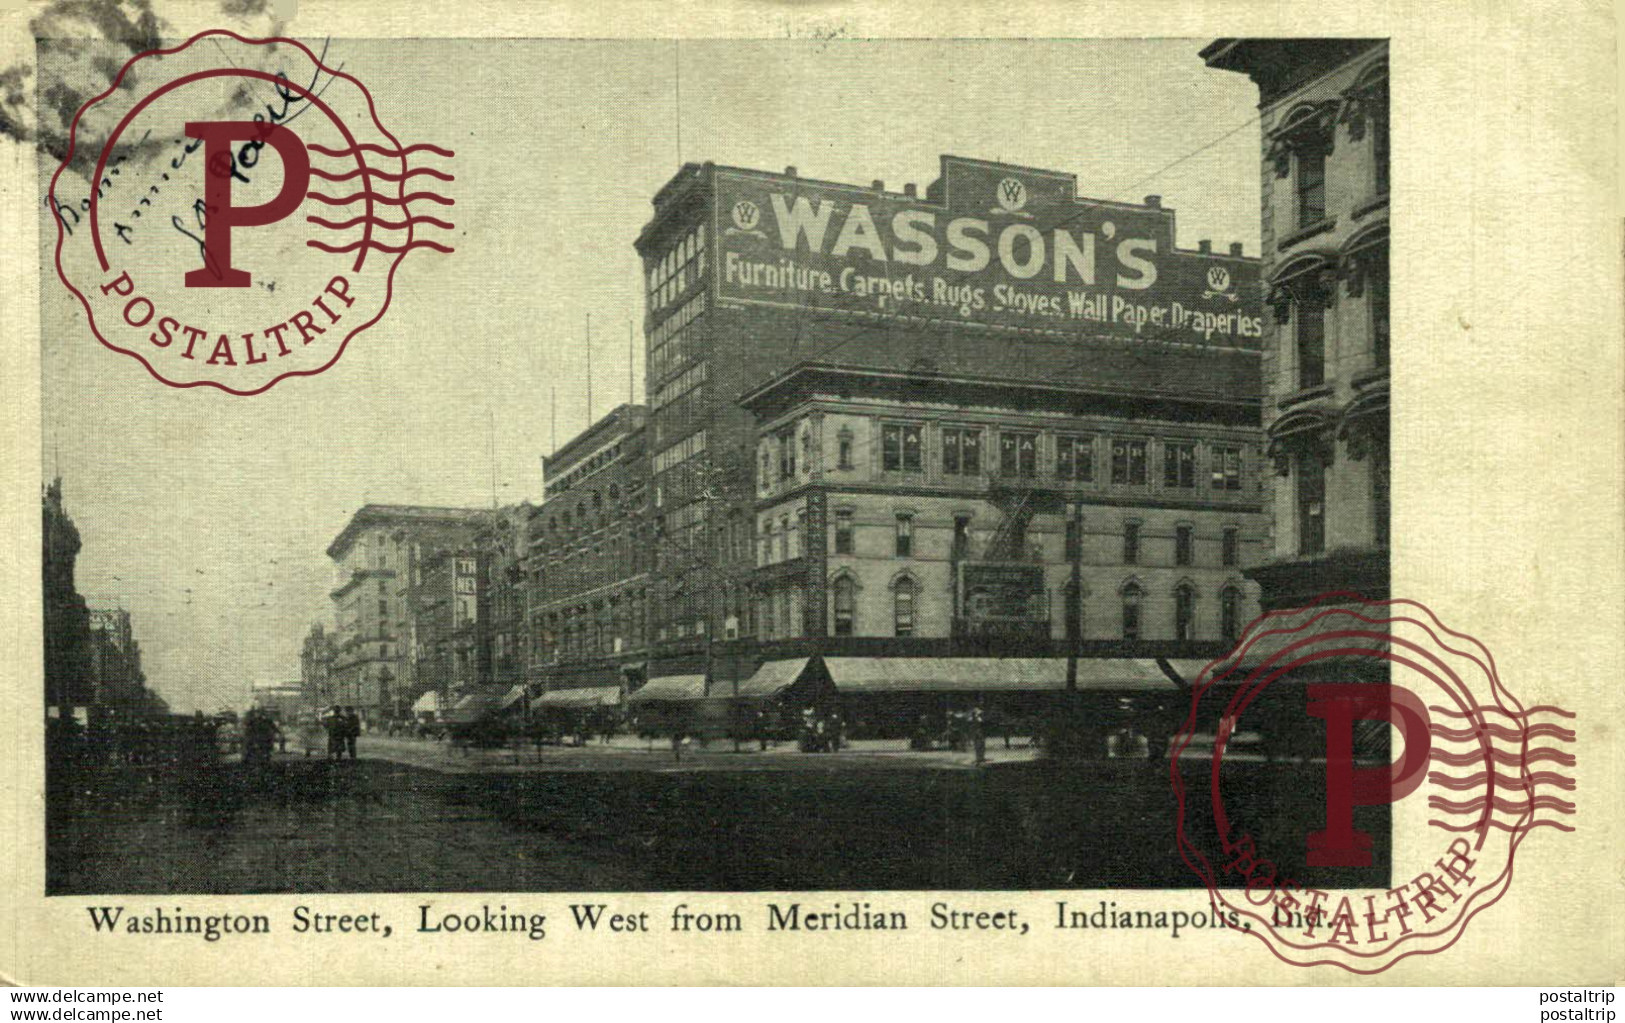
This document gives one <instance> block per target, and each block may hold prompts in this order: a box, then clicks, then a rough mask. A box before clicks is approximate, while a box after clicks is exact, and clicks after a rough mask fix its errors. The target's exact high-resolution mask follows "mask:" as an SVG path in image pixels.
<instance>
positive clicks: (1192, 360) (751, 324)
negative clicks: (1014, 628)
mask: <svg viewBox="0 0 1625 1023" xmlns="http://www.w3.org/2000/svg"><path fill="white" fill-rule="evenodd" d="M1175 238H1176V235H1175V225H1174V213H1173V211H1172V210H1169V209H1165V208H1163V207H1162V205H1161V201H1160V198H1159V197H1157V196H1147V197H1146V199H1145V201H1144V202H1143V203H1137V204H1136V203H1121V202H1111V201H1102V200H1091V199H1083V198H1080V197H1079V196H1078V190H1077V180H1076V178H1075V176H1073V175H1071V174H1066V173H1061V172H1057V171H1047V170H1038V169H1034V168H1027V167H1017V166H1012V165H1008V164H999V163H991V162H987V161H981V160H972V159H965V158H960V157H953V156H944V157H942V159H941V167H940V175H939V176H938V178H937V179H936V180H935V181H934V182H933V183H931V184H930V185H929V186H928V187H927V188H926V189H925V190H924V192H923V194H922V193H921V191H920V190H919V189H917V188H916V187H915V186H914V185H906V186H905V187H904V188H903V189H902V191H901V192H898V191H888V190H887V189H886V187H885V184H884V183H883V182H880V181H875V182H873V183H872V184H871V185H868V186H861V185H848V184H841V183H835V182H825V181H816V180H812V179H807V178H803V177H800V176H799V175H798V174H797V173H796V171H795V169H794V168H787V169H786V171H785V172H784V173H783V174H774V173H767V172H762V171H755V170H746V169H740V168H731V167H720V166H716V165H713V164H704V165H699V164H689V165H686V166H684V167H683V168H682V170H680V171H679V172H678V174H677V175H676V176H675V177H674V178H673V179H672V180H671V181H670V182H669V183H667V184H666V185H665V186H664V187H663V188H662V189H661V190H660V191H659V193H657V194H656V196H655V197H654V214H653V216H652V218H651V220H650V222H649V223H648V224H647V225H646V226H645V228H644V229H643V231H642V233H641V234H640V235H639V238H638V240H637V243H636V244H637V250H638V253H639V255H640V256H641V257H642V259H643V264H644V270H645V274H646V286H647V311H646V317H645V323H644V328H645V342H646V352H647V367H648V369H647V387H648V401H649V423H648V428H647V433H648V445H649V451H650V471H651V486H652V496H653V501H652V503H653V508H652V518H653V529H654V538H655V544H654V547H655V555H656V561H655V565H654V574H655V582H654V584H653V587H652V590H653V594H654V596H653V600H652V603H651V615H652V618H653V621H652V628H653V631H654V636H653V639H652V645H653V649H652V654H653V660H654V662H656V663H655V664H653V665H652V666H651V669H650V670H651V673H655V674H662V675H665V674H670V675H684V674H689V673H694V672H698V671H701V670H702V666H708V665H709V664H710V663H711V658H712V656H713V649H712V639H713V637H718V636H720V638H722V639H723V640H728V639H730V638H732V637H734V636H736V635H737V636H740V637H760V636H761V635H762V634H763V632H764V629H765V630H766V631H767V632H768V634H770V635H776V634H777V632H778V630H779V628H780V626H779V625H773V624H764V622H763V620H762V615H763V614H766V613H769V609H770V607H771V608H772V610H771V613H773V614H781V613H782V614H785V615H789V617H790V618H793V619H796V620H799V621H802V622H803V623H804V622H805V621H806V619H807V616H808V615H809V614H812V615H814V617H815V618H816V617H817V613H816V612H814V611H813V610H811V609H812V608H813V603H812V602H814V601H816V600H822V599H823V597H822V596H821V595H814V594H811V593H804V594H803V597H802V600H803V604H802V607H801V611H800V614H799V615H796V614H792V613H791V612H789V611H787V610H785V609H784V608H785V606H784V605H782V604H772V605H770V604H769V603H766V602H764V601H761V600H757V599H755V598H754V597H753V587H755V586H757V585H759V584H760V582H761V578H760V576H759V574H758V566H757V560H758V540H759V538H758V536H757V530H758V522H759V519H758V512H759V511H762V512H764V514H765V509H759V508H758V505H757V502H758V496H759V495H758V492H757V479H758V467H757V456H758V424H757V420H756V413H755V411H753V410H752V409H748V408H746V407H744V406H742V405H741V404H740V399H741V398H742V397H744V396H745V395H747V394H752V393H755V392H757V390H758V389H759V388H762V387H763V386H764V385H766V384H767V383H768V382H769V381H771V380H774V379H775V378H776V377H779V376H780V375H781V374H784V373H786V371H788V370H790V369H791V368H792V367H794V366H796V365H798V364H803V363H808V364H832V365H838V366H846V367H856V368H863V369H868V370H875V371H884V372H890V373H898V372H903V373H918V374H920V375H921V376H922V377H928V378H931V379H937V375H939V374H940V375H943V378H944V379H954V380H957V381H960V382H973V381H975V380H978V379H990V380H994V379H996V380H1000V381H1006V382H1016V383H1020V382H1026V383H1047V384H1052V385H1059V386H1061V387H1062V388H1067V387H1072V388H1076V389H1077V390H1078V391H1079V393H1085V392H1087V393H1091V394H1096V395H1102V396H1104V395H1108V394H1114V393H1115V394H1119V395H1149V394H1161V395H1165V396H1174V397H1178V396H1179V395H1181V394H1184V393H1187V392H1188V393H1191V394H1195V395H1218V396H1221V397H1230V398H1236V399H1239V400H1242V401H1254V402H1256V400H1257V395H1258V390H1259V387H1258V379H1259V344H1260V337H1261V335H1262V333H1263V323H1262V317H1261V316H1260V315H1259V310H1258V309H1257V308H1256V305H1257V299H1256V296H1257V293H1258V284H1257V262H1256V260H1252V259H1248V258H1245V257H1244V256H1243V255H1242V253H1241V251H1240V246H1239V245H1233V246H1231V247H1230V250H1229V252H1228V254H1222V253H1219V252H1214V251H1213V250H1212V247H1211V246H1210V245H1209V244H1208V243H1207V242H1205V241H1204V242H1201V243H1200V244H1199V245H1198V247H1197V248H1195V249H1181V248H1179V247H1178V246H1177V244H1176V241H1175ZM786 386H789V385H786ZM972 393H973V392H972V391H970V390H961V391H959V392H957V393H955V394H953V395H951V396H949V398H948V401H949V402H950V405H949V407H948V408H947V409H943V410H938V409H931V410H929V411H927V410H925V409H924V408H921V409H919V410H917V411H915V412H914V413H912V415H913V416H914V417H915V418H916V419H917V420H919V421H920V422H921V424H922V427H923V425H924V421H925V420H930V419H934V418H936V417H939V416H941V415H945V414H947V413H949V412H951V411H952V410H953V409H954V408H955V406H953V405H952V402H955V401H965V400H971V399H970V397H969V396H970V395H971V394H972ZM866 400H867V399H866ZM1001 400H1006V399H1004V398H1001ZM753 401H754V399H753ZM1085 404H1087V403H1085ZM1008 411H1010V410H1009V409H1008V408H1007V407H1006V408H1003V411H1002V412H1001V411H999V410H994V411H993V412H992V413H991V414H992V416H993V418H992V419H988V420H983V423H984V426H985V428H986V429H987V431H989V432H987V433H986V434H985V436H986V442H987V443H990V444H991V443H995V441H994V436H995V433H996V429H997V427H996V423H995V420H997V418H998V416H999V415H1001V414H1003V412H1008ZM856 418H861V417H856ZM1018 418H1020V417H1019V416H1018ZM1028 425H1030V426H1035V427H1036V426H1037V425H1038V422H1037V420H1031V421H1028ZM1096 425H1099V424H1096ZM796 428H797V429H799V427H796ZM855 428H856V427H854V429H855ZM875 429H879V425H878V419H877V420H876V425H875ZM1159 429H1160V427H1159ZM1038 432H1039V433H1040V434H1043V433H1044V430H1042V429H1040V430H1039V431H1038ZM1059 432H1061V431H1058V430H1051V433H1050V434H1048V435H1046V436H1052V435H1058V433H1059ZM928 435H929V437H930V438H931V440H930V441H929V442H928V441H927V439H926V438H927V436H928ZM1102 436H1105V434H1102ZM1167 436H1168V437H1169V438H1170V439H1172V435H1167ZM1190 436H1191V438H1192V439H1194V440H1197V441H1198V442H1199V444H1201V443H1207V442H1208V441H1207V440H1206V439H1205V438H1206V436H1207V435H1206V434H1203V433H1201V432H1200V431H1196V432H1192V433H1191V434H1190ZM911 438H912V439H913V441H914V442H915V443H917V444H919V445H922V446H921V447H919V448H917V449H915V450H913V451H912V453H905V454H904V456H903V457H905V458H908V459H920V460H922V461H921V464H922V465H923V464H924V463H923V459H926V458H931V459H936V460H938V461H939V462H940V458H941V452H940V450H939V449H938V448H929V449H928V448H927V447H926V446H924V445H927V444H928V443H929V444H941V443H943V441H942V439H941V436H940V435H939V433H938V432H936V430H935V429H932V430H931V431H923V432H921V433H919V434H918V435H915V434H907V433H905V434H903V435H901V438H900V443H903V444H905V445H906V444H908V443H910V440H911ZM1163 438H1164V434H1162V433H1159V432H1147V433H1146V434H1145V435H1144V443H1145V447H1144V450H1143V451H1142V452H1141V453H1142V454H1143V455H1144V457H1145V458H1150V457H1153V455H1152V452H1153V451H1156V450H1161V449H1160V447H1157V445H1160V444H1161V443H1163ZM818 441H819V443H820V444H825V445H829V446H828V447H825V448H824V454H823V456H822V457H824V458H833V457H835V456H836V451H837V449H836V447H834V445H838V444H839V441H840V438H839V436H838V428H837V435H834V436H828V437H826V436H823V434H820V435H819V437H818ZM1050 442H1051V443H1053V440H1051V441H1050ZM795 443H796V444H799V443H800V440H799V439H798V440H797V441H796V442H795ZM855 443H861V444H864V445H871V444H884V443H889V441H887V440H886V439H885V437H884V436H881V435H876V436H875V437H872V438H871V437H864V438H863V439H862V440H861V441H855ZM1244 446H1245V445H1244ZM866 450H867V448H866ZM988 454H989V456H991V454H992V452H991V451H990V452H989V453H988ZM866 457H867V456H866ZM1027 457H1032V458H1038V457H1045V458H1054V457H1055V456H1054V453H1053V452H1048V453H1044V454H1042V455H1041V454H1040V452H1039V451H1038V450H1037V449H1034V450H1033V451H1031V452H1029V453H1028V456H1027ZM1102 457H1104V455H1103V456H1102ZM1160 468H1161V467H1160V466H1151V465H1150V464H1149V463H1148V462H1145V463H1143V464H1140V466H1139V468H1138V469H1137V470H1136V472H1143V473H1144V474H1146V478H1147V480H1149V479H1150V478H1151V474H1154V473H1156V472H1158V471H1160ZM843 482H856V481H855V480H850V479H847V480H843ZM886 483H887V485H888V486H891V487H892V488H894V489H895V490H898V491H899V493H898V494H894V495H893V496H901V493H902V492H906V491H907V489H908V487H909V483H908V482H907V481H906V479H905V478H904V477H903V476H902V475H897V474H894V475H892V476H891V477H889V478H888V479H887V481H886ZM1147 486H1148V487H1149V484H1147ZM919 501H920V503H921V505H922V507H925V506H926V501H925V494H924V493H922V494H921V495H920V498H919ZM931 508H932V510H931V512H929V513H928V515H927V517H928V518H930V519H933V520H935V519H938V518H940V519H941V520H942V521H951V520H952V516H953V515H954V514H955V512H954V511H953V510H952V509H949V510H944V511H942V512H941V514H940V516H939V515H938V509H936V508H935V506H934V505H931ZM809 514H811V510H810V509H809ZM875 514H879V513H878V512H876V513H875ZM775 515H776V516H778V517H779V518H782V513H778V512H775ZM1146 524H1147V525H1149V526H1152V528H1154V529H1156V530H1158V531H1161V530H1162V529H1163V525H1164V524H1163V523H1162V521H1161V517H1160V513H1159V516H1158V517H1157V519H1156V521H1155V522H1154V523H1153V522H1152V521H1151V517H1150V516H1148V518H1147V523H1146ZM791 525H792V528H794V527H795V523H794V521H793V518H792V522H791ZM1168 525H1169V527H1170V528H1173V527H1174V525H1175V524H1174V523H1169V524H1168ZM978 528H984V527H981V526H978ZM1086 528H1087V527H1086ZM1045 585H1046V587H1048V585H1049V584H1048V582H1047V581H1046V584H1045ZM789 592H790V593H792V594H793V592H794V591H793V588H792V589H791V590H790V591H789ZM871 592H873V591H871ZM819 594H822V588H819ZM775 599H779V598H775ZM783 599H784V600H789V599H791V598H790V597H789V596H786V597H784V598H783ZM1209 599H1210V600H1211V601H1213V602H1217V600H1218V599H1219V598H1218V596H1217V594H1214V595H1212V596H1211V597H1210V598H1209ZM1209 606H1212V605H1211V604H1210V605H1209ZM782 620H783V619H782V618H781V619H780V621H782ZM818 620H820V621H822V619H821V618H820V619H818ZM829 624H830V628H833V627H834V626H833V620H831V621H830V623H829ZM803 627H804V628H805V627H806V626H805V625H803Z"/></svg>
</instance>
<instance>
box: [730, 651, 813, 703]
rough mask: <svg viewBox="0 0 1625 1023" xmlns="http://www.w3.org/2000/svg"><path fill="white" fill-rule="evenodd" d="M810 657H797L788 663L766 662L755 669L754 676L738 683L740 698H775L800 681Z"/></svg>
mask: <svg viewBox="0 0 1625 1023" xmlns="http://www.w3.org/2000/svg"><path fill="white" fill-rule="evenodd" d="M811 660H812V658H810V657H797V658H794V659H792V660H788V661H768V662H767V663H766V664H763V665H762V666H761V667H760V668H757V669H756V674H754V675H752V676H751V677H750V678H748V679H746V680H745V681H743V682H741V683H739V695H740V696H754V697H763V696H777V695H778V694H779V693H781V692H783V691H784V690H786V689H788V688H790V687H791V686H793V685H795V684H796V683H797V682H798V681H800V680H801V674H802V672H804V671H806V670H807V664H808V662H809V661H811Z"/></svg>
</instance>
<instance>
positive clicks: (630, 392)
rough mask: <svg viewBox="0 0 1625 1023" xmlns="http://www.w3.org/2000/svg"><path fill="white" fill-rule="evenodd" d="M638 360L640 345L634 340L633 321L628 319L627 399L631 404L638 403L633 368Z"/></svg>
mask: <svg viewBox="0 0 1625 1023" xmlns="http://www.w3.org/2000/svg"><path fill="white" fill-rule="evenodd" d="M637 361H638V346H637V342H636V341H634V340H633V334H632V321H631V320H627V321H626V401H627V403H628V404H630V405H636V404H637V403H638V392H637V388H636V386H635V381H634V377H633V370H634V368H635V367H636V365H637Z"/></svg>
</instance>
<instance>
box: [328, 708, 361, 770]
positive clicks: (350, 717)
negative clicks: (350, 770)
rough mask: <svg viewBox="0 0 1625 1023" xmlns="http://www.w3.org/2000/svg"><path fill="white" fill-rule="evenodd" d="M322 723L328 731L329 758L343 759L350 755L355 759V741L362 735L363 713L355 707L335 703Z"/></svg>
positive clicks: (350, 757)
mask: <svg viewBox="0 0 1625 1023" xmlns="http://www.w3.org/2000/svg"><path fill="white" fill-rule="evenodd" d="M321 723H322V729H323V730H324V731H325V732H327V759H329V760H343V759H344V758H345V757H346V756H348V757H349V759H351V760H354V759H355V741H356V739H358V738H360V737H361V715H359V714H357V713H356V710H355V708H354V707H340V706H339V705H338V704H336V703H335V704H334V705H333V706H331V707H329V708H327V713H325V714H323V715H322V719H321Z"/></svg>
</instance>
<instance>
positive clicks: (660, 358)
mask: <svg viewBox="0 0 1625 1023" xmlns="http://www.w3.org/2000/svg"><path fill="white" fill-rule="evenodd" d="M705 308H706V297H705V292H703V291H699V292H696V293H695V294H694V297H693V298H691V299H689V300H688V301H687V302H684V303H683V304H682V305H681V306H679V307H678V308H677V310H676V311H675V312H673V313H672V314H671V315H670V316H667V317H666V318H665V319H664V320H662V321H661V322H660V323H659V324H657V325H656V326H655V328H654V329H653V330H651V331H650V332H649V379H650V380H655V381H658V380H664V379H665V378H666V377H667V376H668V375H670V374H672V373H674V372H676V371H677V370H679V369H681V368H682V367H683V365H684V363H686V362H687V361H688V360H689V359H690V358H691V357H692V356H693V354H694V353H693V351H692V348H693V345H692V344H691V342H692V341H693V339H694V337H695V330H696V329H697V328H694V327H693V323H694V321H695V319H697V318H698V317H699V316H701V315H702V314H703V313H704V312H705Z"/></svg>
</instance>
